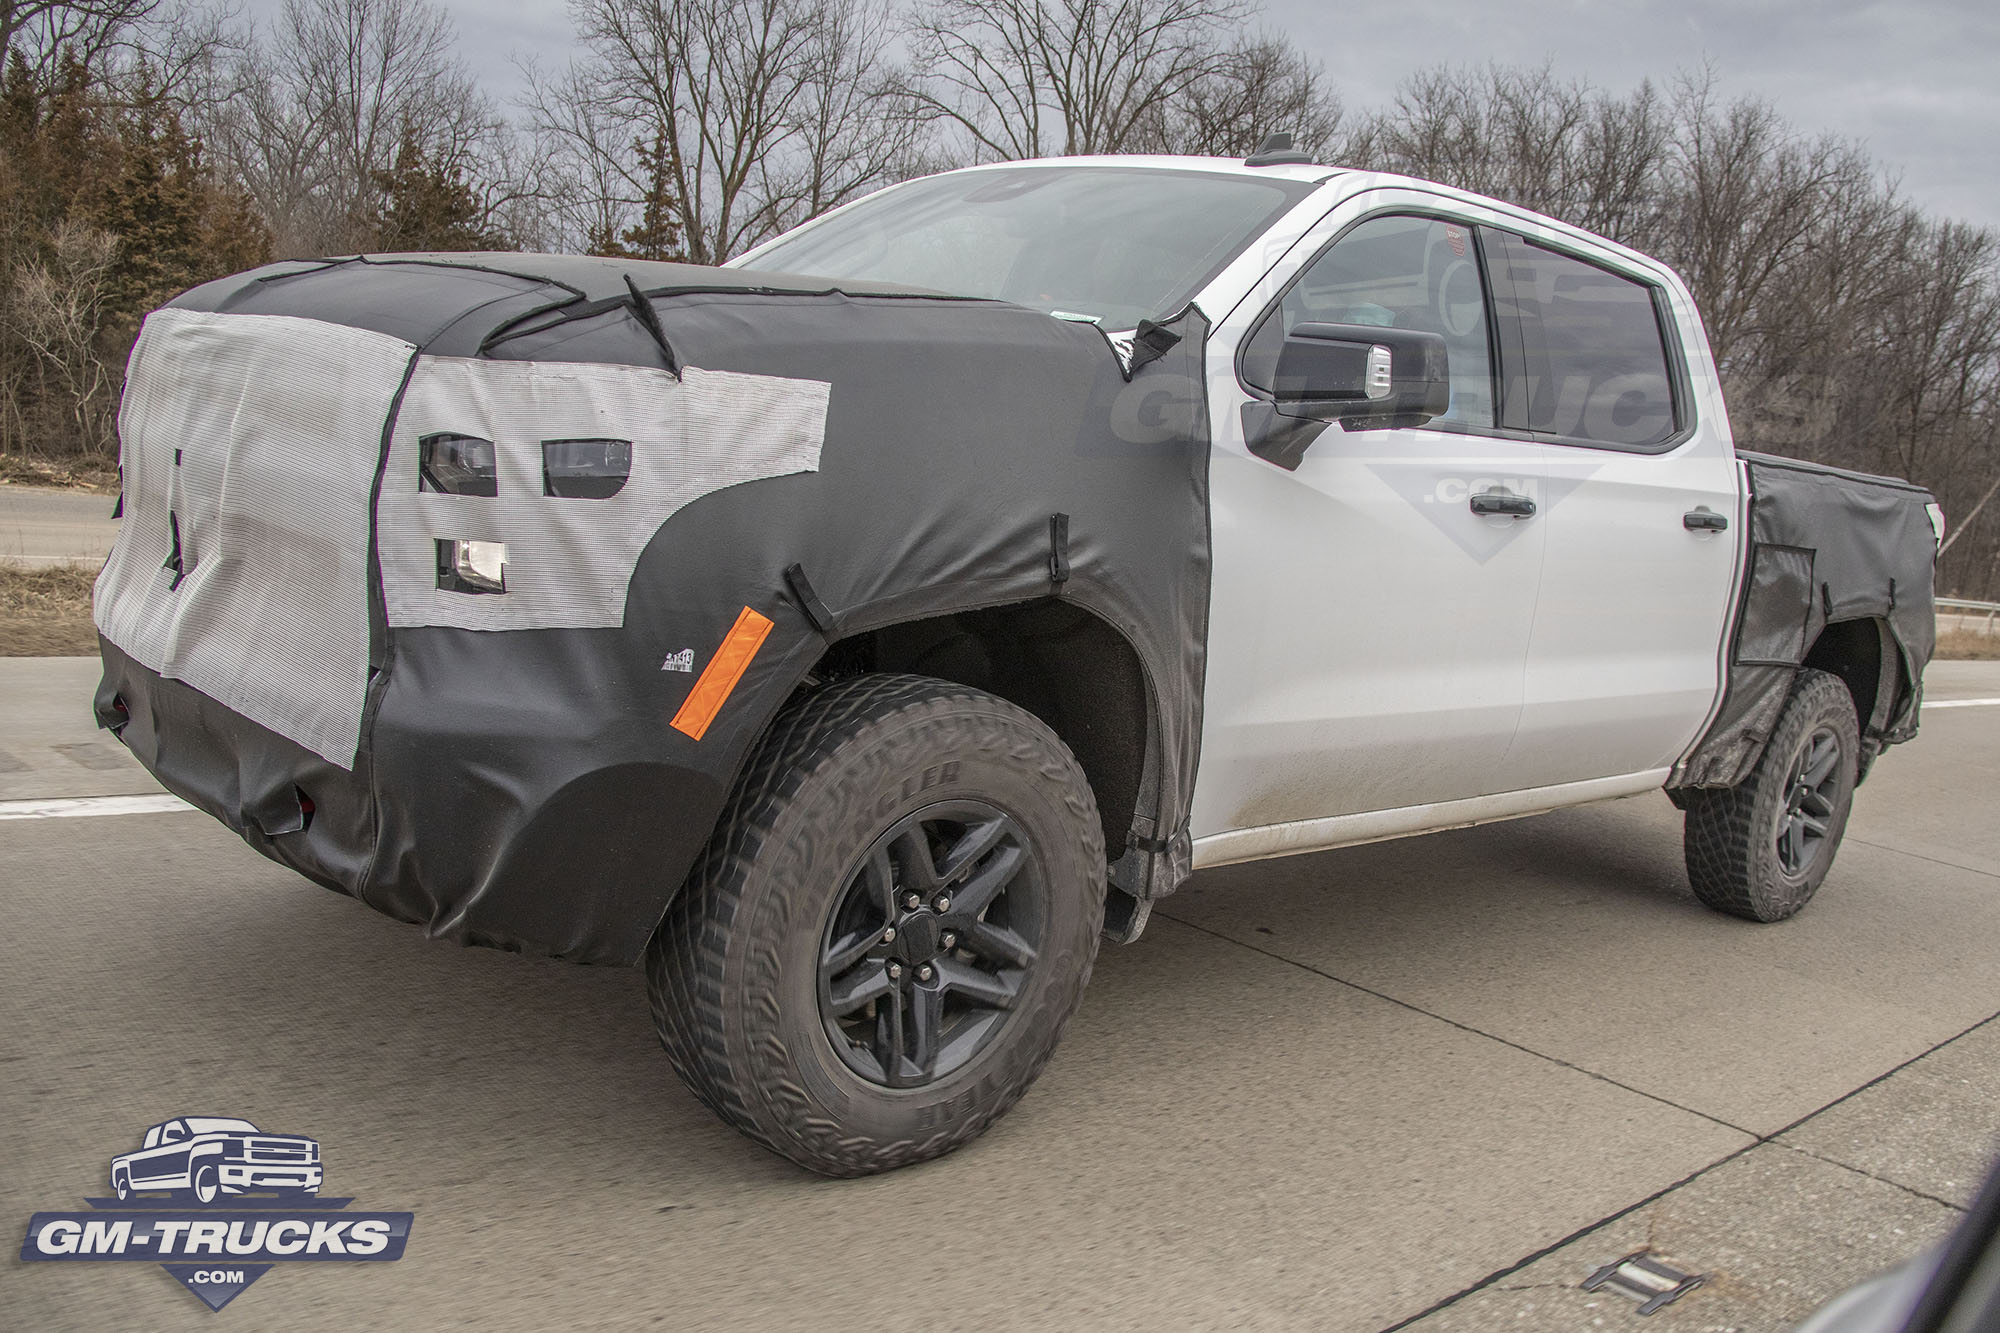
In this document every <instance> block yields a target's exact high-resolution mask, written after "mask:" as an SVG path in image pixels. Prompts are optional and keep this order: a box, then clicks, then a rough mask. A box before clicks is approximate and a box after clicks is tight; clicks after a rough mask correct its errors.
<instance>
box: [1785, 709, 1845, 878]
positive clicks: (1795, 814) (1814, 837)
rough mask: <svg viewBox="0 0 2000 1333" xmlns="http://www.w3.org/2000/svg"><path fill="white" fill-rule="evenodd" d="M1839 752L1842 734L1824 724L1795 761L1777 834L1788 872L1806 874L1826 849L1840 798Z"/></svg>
mask: <svg viewBox="0 0 2000 1333" xmlns="http://www.w3.org/2000/svg"><path fill="white" fill-rule="evenodd" d="M1840 755H1841V751H1840V738H1839V737H1838V736H1836V735H1835V734H1834V730H1833V728H1832V727H1831V726H1821V727H1819V728H1818V729H1817V730H1815V731H1814V732H1813V734H1812V735H1811V736H1810V737H1809V738H1808V739H1807V741H1806V743H1805V745H1804V746H1803V747H1801V749H1800V750H1799V757H1798V758H1797V759H1796V760H1795V761H1794V762H1793V764H1792V773H1791V778H1790V779H1789V780H1788V781H1787V783H1786V787H1787V789H1788V794H1787V796H1786V798H1785V813H1784V815H1783V816H1782V817H1781V818H1780V819H1779V820H1778V835H1777V850H1778V863H1779V864H1780V865H1782V866H1783V867H1784V868H1785V873H1786V874H1788V875H1802V874H1804V873H1805V872H1806V870H1807V869H1808V868H1809V867H1810V866H1811V865H1812V863H1813V862H1814V861H1815V860H1817V859H1818V858H1819V856H1820V853H1821V852H1823V851H1825V850H1826V846H1827V834H1828V833H1829V832H1831V830H1832V825H1833V816H1834V812H1835V809H1836V807H1837V804H1838V802H1839V800H1840V786H1841V773H1840Z"/></svg>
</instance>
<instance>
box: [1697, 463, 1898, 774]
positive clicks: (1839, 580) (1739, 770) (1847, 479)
mask: <svg viewBox="0 0 2000 1333" xmlns="http://www.w3.org/2000/svg"><path fill="white" fill-rule="evenodd" d="M1739 457H1740V458H1741V459H1742V460H1743V462H1744V463H1745V465H1746V471H1747V472H1748V475H1749V482H1750V540H1749V542H1748V543H1747V544H1746V545H1747V564H1746V566H1745V572H1744V579H1743V591H1742V593H1741V596H1740V599H1739V603H1738V606H1737V612H1736V621H1735V626H1734V628H1733V630H1732V632H1731V636H1730V641H1729V658H1728V664H1727V666H1728V672H1727V679H1726V684H1725V690H1724V694H1723V699H1722V707H1721V709H1720V711H1719V712H1718V713H1717V714H1716V717H1715V720H1714V721H1713V722H1712V723H1711V724H1710V726H1709V729H1708V732H1707V734H1706V735H1704V736H1703V737H1702V739H1701V741H1700V743H1699V744H1698V745H1697V746H1696V747H1695V749H1694V751H1693V752H1692V753H1691V754H1690V755H1689V757H1688V758H1687V759H1686V760H1684V761H1683V762H1682V765H1681V768H1680V771H1679V772H1677V773H1676V774H1675V775H1674V780H1673V783H1672V784H1671V785H1673V786H1676V787H1730V786H1734V785H1736V784H1737V783H1738V782H1741V781H1742V780H1743V779H1744V778H1745V777H1747V776H1748V775H1749V773H1750V770H1751V769H1752V768H1753V767H1755V766H1756V763H1757V757H1758V756H1759V755H1760V754H1762V753H1763V749H1764V743H1765V742H1766V741H1767V740H1768V739H1769V738H1770V735H1771V731H1772V728H1773V727H1774V726H1776V724H1777V720H1778V713H1779V711H1780V710H1781V709H1782V708H1783V707H1784V703H1785V699H1786V697H1787V696H1788V695H1789V693H1790V691H1791V687H1792V682H1793V680H1794V679H1795V678H1796V677H1797V675H1798V671H1799V668H1800V667H1801V666H1802V665H1804V664H1805V662H1806V658H1807V654H1808V653H1809V652H1810V651H1811V649H1812V647H1813V645H1814V643H1816V642H1817V641H1818V640H1819V638H1820V635H1821V634H1822V632H1824V631H1825V630H1826V628H1827V626H1829V625H1838V624H1841V623H1842V622H1853V621H1861V622H1871V623H1872V624H1873V625H1874V626H1875V627H1876V632H1877V634H1878V636H1879V637H1880V639H1881V640H1882V641H1883V644H1882V646H1883V651H1884V657H1885V660H1887V661H1890V662H1893V664H1894V665H1895V666H1896V668H1897V671H1896V672H1893V673H1892V672H1887V671H1885V672H1883V673H1882V677H1881V679H1880V681H1879V682H1878V689H1877V697H1876V699H1875V700H1874V702H1873V706H1872V707H1871V706H1869V705H1868V703H1867V702H1866V701H1863V702H1862V704H1861V706H1860V707H1859V708H1858V709H1857V712H1858V713H1859V720H1860V723H1861V734H1862V743H1863V746H1864V748H1865V749H1866V750H1867V752H1868V754H1869V755H1870V756H1872V755H1874V754H1875V753H1878V752H1879V751H1880V750H1881V749H1882V748H1883V747H1884V746H1887V745H1893V744H1896V743H1898V742H1901V741H1906V740H1909V739H1910V738H1911V737H1913V736H1915V735H1916V734H1917V711H1918V708H1919V706H1920V704H1921V702H1922V696H1923V672H1924V667H1925V666H1926V665H1927V664H1928V663H1929V662H1930V659H1931V653H1932V651H1933V650H1934V649H1935V648H1936V646H1937V620H1936V612H1935V610H1934V609H1933V605H1932V595H1933V587H1932V574H1933V567H1934V565H1935V562H1936V557H1937V535H1936V533H1935V531H1934V530H1933V529H1932V527H1931V522H1930V517H1929V515H1928V514H1927V513H1926V511H1925V506H1926V505H1929V504H1930V503H1931V502H1932V501H1931V496H1930V493H1929V492H1928V491H1925V490H1923V489H1922V488H1921V487H1917V486H1913V485H1911V484H1909V483H1908V482H1903V481H1896V480H1894V479H1892V478H1888V477H1872V476H1867V475H1864V474H1862V473H1858V472H1847V471H1843V470H1841V469H1838V468H1830V467H1822V466H1820V465H1818V464H1813V463H1802V462H1797V461H1795V460H1792V459H1787V458H1775V457H1772V456H1770V455H1768V454H1757V453H1743V454H1740V455H1739Z"/></svg>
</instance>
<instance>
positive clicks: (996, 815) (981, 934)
mask: <svg viewBox="0 0 2000 1333" xmlns="http://www.w3.org/2000/svg"><path fill="white" fill-rule="evenodd" d="M1047 897H1048V888H1047V883H1046V880H1045V877H1044V875H1043V873H1042V870H1041V867H1040V865H1039V864H1038V863H1037V860H1036V857H1035V855H1034V850H1033V848H1032V846H1031V844H1030V843H1029V840H1028V835H1027V833H1026V832H1025V831H1024V830H1023V829H1022V828H1021V826H1020V825H1019V824H1018V823H1017V822H1016V821H1015V820H1014V818H1013V817H1012V816H1010V815H1008V814H1007V813H1005V812H1004V811H1002V810H1000V809H998V808H997V807H995V806H993V805H991V804H989V803H987V802H985V801H978V800H960V801H949V802H944V803H941V804H938V805H933V806H928V807H926V808H924V809H922V810H918V811H916V812H915V813H914V814H910V815H906V816H905V817H904V818H903V819H901V820H900V821H898V822H897V823H896V824H895V826H894V827H892V828H891V829H890V830H889V831H888V832H887V833H885V834H883V835H882V836H881V837H880V838H878V839H876V841H875V844H874V845H873V846H872V847H870V848H869V849H868V851H867V853H866V854H865V855H864V856H863V858H862V860H861V864H860V866H859V867H858V868H857V869H856V870H855V872H854V874H853V875H852V876H851V877H850V878H849V880H848V882H847V886H846V888H845V891H844V892H843V893H842V895H841V897H840V898H839V900H838V901H837V902H836V904H835V906H834V910H833V912H832V913H831V914H830V916H829V917H828V919H827V923H826V929H825V931H824V932H823V933H822V939H821V944H820V965H819V1005H820V1018H821V1020H822V1021H823V1022H824V1023H825V1025H826V1033H827V1037H828V1039H829V1040H831V1041H832V1042H833V1047H834V1050H835V1051H836V1052H838V1053H839V1055H840V1058H841V1059H842V1060H843V1061H845V1062H846V1063H847V1066H848V1068H850V1069H852V1070H854V1071H855V1072H856V1073H858V1074H860V1075H861V1076H862V1077H863V1078H866V1079H868V1080H869V1081H870V1082H873V1083H879V1084H882V1085H883V1086H885V1087H891V1088H910V1087H921V1086H923V1085H924V1084H927V1083H929V1082H931V1081H933V1080H935V1079H938V1078H943V1077H945V1076H947V1075H949V1074H951V1073H952V1072H953V1071H954V1070H957V1069H959V1068H961V1067H962V1066H963V1065H965V1063H966V1062H967V1061H969V1060H971V1059H972V1058H973V1057H974V1056H975V1055H977V1054H978V1053H979V1052H980V1051H981V1050H983V1049H985V1047H986V1046H987V1044H988V1043H989V1042H991V1041H992V1040H993V1038H994V1037H995V1036H996V1035H998V1033H999V1032H1000V1030H1001V1028H1002V1027H1003V1026H1004V1025H1005V1024H1006V1022H1007V1020H1008V1019H1009V1018H1010V1017H1011V1016H1012V1014H1013V1012H1014V1008H1015V1004H1016V1001H1017V1000H1018V999H1019V998H1020V994H1021V987H1022V985H1023V983H1024V982H1025V981H1026V980H1027V975H1028V972H1029V970H1030V969H1032V968H1033V967H1034V965H1035V960H1036V958H1037V957H1038V956H1039V955H1040V951H1041V942H1042V934H1043V930H1044V928H1045V925H1046V922H1047V917H1048V910H1047Z"/></svg>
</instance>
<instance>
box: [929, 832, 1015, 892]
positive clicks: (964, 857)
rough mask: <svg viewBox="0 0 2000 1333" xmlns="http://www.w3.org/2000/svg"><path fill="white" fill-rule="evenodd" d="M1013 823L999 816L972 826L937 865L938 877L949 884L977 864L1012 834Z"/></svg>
mask: <svg viewBox="0 0 2000 1333" xmlns="http://www.w3.org/2000/svg"><path fill="white" fill-rule="evenodd" d="M1013 829H1014V821H1013V820H1011V819H1008V818H1007V817H1006V816H1005V815H1001V816H999V817H998V818H996V819H989V820H987V821H986V822H985V823H983V824H973V825H971V826H970V827H968V828H967V829H966V830H965V832H964V833H963V834H962V835H960V837H959V839H958V841H957V842H955V843H953V844H952V846H951V850H950V851H948V852H946V853H945V854H944V860H943V861H942V862H940V863H939V865H938V877H939V878H940V879H942V880H944V882H945V883H947V884H949V883H951V882H952V881H953V880H955V879H957V878H958V877H959V876H960V875H962V874H964V873H965V872H966V871H967V870H970V869H971V868H972V867H973V866H974V865H977V864H978V863H979V860H980V858H981V857H983V856H985V855H986V854H987V853H988V852H990V851H992V850H993V849H994V848H995V847H997V846H999V845H1000V840H1001V839H1002V838H1004V837H1006V836H1007V835H1008V834H1009V833H1011V832H1013Z"/></svg>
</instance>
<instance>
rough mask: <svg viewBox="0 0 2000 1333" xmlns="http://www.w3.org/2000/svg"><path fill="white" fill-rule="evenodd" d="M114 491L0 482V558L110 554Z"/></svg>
mask: <svg viewBox="0 0 2000 1333" xmlns="http://www.w3.org/2000/svg"><path fill="white" fill-rule="evenodd" d="M117 502H118V501H117V497H115V496H110V495H92V494H89V493H87V492H78V491H56V490H44V489H42V488H40V487H35V486H0V560H6V561H13V562H15V563H17V564H28V565H53V564H72V563H77V564H96V563H99V562H101V561H102V560H103V559H104V557H105V556H107V555H109V554H111V543H112V542H113V541H115V540H117V537H118V522H117V520H116V519H114V518H112V517H111V510H112V508H113V507H114V506H115V505H116V504H117Z"/></svg>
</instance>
